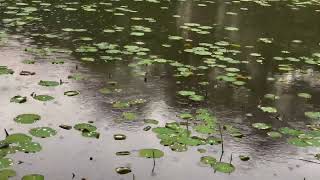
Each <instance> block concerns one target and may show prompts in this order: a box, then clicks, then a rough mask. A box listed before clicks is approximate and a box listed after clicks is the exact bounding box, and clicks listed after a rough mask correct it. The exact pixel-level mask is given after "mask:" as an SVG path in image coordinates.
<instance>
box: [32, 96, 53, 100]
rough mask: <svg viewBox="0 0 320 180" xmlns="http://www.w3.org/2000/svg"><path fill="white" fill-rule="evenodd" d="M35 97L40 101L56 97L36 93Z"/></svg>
mask: <svg viewBox="0 0 320 180" xmlns="http://www.w3.org/2000/svg"><path fill="white" fill-rule="evenodd" d="M33 98H34V99H36V100H39V101H51V100H53V99H54V97H52V96H49V95H36V96H34V97H33Z"/></svg>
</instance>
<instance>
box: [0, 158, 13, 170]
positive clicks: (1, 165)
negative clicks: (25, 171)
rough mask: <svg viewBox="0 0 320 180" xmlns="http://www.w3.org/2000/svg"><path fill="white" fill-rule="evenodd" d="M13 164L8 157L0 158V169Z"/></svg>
mask: <svg viewBox="0 0 320 180" xmlns="http://www.w3.org/2000/svg"><path fill="white" fill-rule="evenodd" d="M12 165H13V161H12V159H10V158H1V159H0V169H4V168H8V167H10V166H12Z"/></svg>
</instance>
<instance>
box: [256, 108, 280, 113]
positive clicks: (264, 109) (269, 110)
mask: <svg viewBox="0 0 320 180" xmlns="http://www.w3.org/2000/svg"><path fill="white" fill-rule="evenodd" d="M259 108H260V109H261V110H262V111H263V112H267V113H276V112H277V109H276V108H274V107H262V106H260V107H259Z"/></svg>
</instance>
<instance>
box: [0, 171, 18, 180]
mask: <svg viewBox="0 0 320 180" xmlns="http://www.w3.org/2000/svg"><path fill="white" fill-rule="evenodd" d="M16 175H17V173H16V171H14V170H12V169H3V170H0V179H1V180H7V179H9V177H14V176H16Z"/></svg>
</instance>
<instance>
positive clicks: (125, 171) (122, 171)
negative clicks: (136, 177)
mask: <svg viewBox="0 0 320 180" xmlns="http://www.w3.org/2000/svg"><path fill="white" fill-rule="evenodd" d="M116 172H117V173H118V174H128V173H131V169H130V168H129V167H118V168H116Z"/></svg>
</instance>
